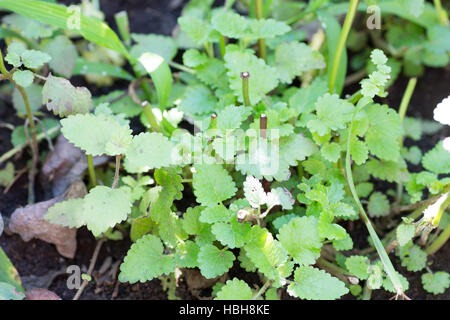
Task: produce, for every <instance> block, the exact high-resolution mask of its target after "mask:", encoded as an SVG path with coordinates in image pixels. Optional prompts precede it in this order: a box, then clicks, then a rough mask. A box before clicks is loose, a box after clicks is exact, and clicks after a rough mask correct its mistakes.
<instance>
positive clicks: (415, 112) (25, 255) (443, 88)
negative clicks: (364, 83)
mask: <svg viewBox="0 0 450 320" xmlns="http://www.w3.org/2000/svg"><path fill="white" fill-rule="evenodd" d="M62 2H64V3H65V4H70V3H77V2H79V1H68V0H66V1H62ZM185 2H186V1H182V0H172V1H169V0H146V1H143V0H126V1H125V0H120V1H119V0H118V1H106V0H102V1H101V5H102V10H103V11H104V12H105V14H106V20H107V22H108V23H109V25H111V26H112V27H113V28H114V29H115V23H114V14H115V13H116V12H119V11H122V10H126V11H127V12H128V14H129V17H130V21H131V31H132V32H136V33H160V34H165V35H170V34H171V32H172V30H173V28H174V27H175V25H176V20H177V17H178V16H179V14H180V12H181V9H182V7H183V5H184V3H185ZM80 81H82V80H80ZM406 84H407V79H405V78H400V79H398V80H397V81H396V83H395V84H394V86H393V87H391V88H390V89H389V93H390V94H389V97H388V99H387V101H385V102H386V103H388V104H389V105H390V106H391V107H392V108H395V109H397V108H398V106H399V104H400V101H401V98H402V95H403V92H404V89H405V88H406ZM90 89H91V88H90ZM449 89H450V70H449V69H448V68H447V69H427V71H426V73H425V75H424V76H422V77H421V78H420V79H419V82H418V85H417V88H416V90H415V93H414V95H413V98H412V101H411V104H410V107H409V109H408V113H407V116H411V117H419V118H423V119H429V120H431V119H432V114H433V109H434V107H435V106H436V104H437V103H438V102H440V101H442V99H443V98H445V97H446V96H448V93H449V91H450V90H449ZM93 92H94V95H95V88H94V91H93ZM11 110H12V107H11V101H10V98H8V97H5V96H3V95H1V94H0V123H10V124H13V125H21V124H23V119H20V118H18V117H17V116H15V114H14V113H13V112H11ZM444 135H450V133H449V130H448V128H444V129H442V130H441V131H440V132H438V134H436V135H434V136H426V137H424V138H423V139H422V140H421V141H420V142H419V147H420V148H421V149H422V151H423V152H426V151H428V150H429V149H431V148H432V147H433V146H434V145H435V143H436V142H437V141H438V140H440V139H441V138H442V137H443V136H444ZM10 138H11V131H10V130H9V129H7V128H4V127H0V155H2V154H4V153H5V152H6V151H8V150H10V149H11V148H12V145H11V143H10ZM405 143H407V141H405ZM46 149H48V147H47V145H46V142H43V143H41V150H46ZM28 159H30V155H29V154H28V151H23V152H22V153H19V154H17V155H16V157H14V158H13V159H12V161H13V162H14V164H15V167H16V171H17V170H20V169H21V168H23V167H24V166H25V165H26V162H27V161H28ZM388 187H389V186H386V188H388ZM3 191H4V188H2V187H0V212H1V213H2V214H3V216H4V217H9V216H10V215H11V213H12V212H13V211H14V210H15V209H16V208H18V207H20V206H23V205H25V204H26V202H27V177H26V174H24V175H22V177H21V178H20V179H19V180H18V181H17V182H16V183H15V184H14V185H13V187H12V188H11V189H10V190H9V192H8V193H6V194H3ZM187 193H188V192H187ZM36 198H37V201H42V200H46V199H45V194H44V191H43V190H42V187H41V186H39V185H37V186H36ZM190 200H192V199H190V197H188V201H190ZM188 201H180V203H177V206H179V207H180V208H182V207H186V206H189V205H190V203H187V202H188ZM191 202H192V201H191ZM345 227H346V228H347V229H348V230H351V234H352V238H353V239H354V242H355V247H356V248H365V247H367V245H368V243H367V232H366V229H365V227H364V225H362V224H361V223H359V222H351V223H349V224H348V225H346V226H345ZM77 240H78V249H77V253H76V256H75V258H74V259H66V258H63V257H61V256H60V255H59V254H58V253H57V251H56V249H55V247H54V245H52V244H48V243H46V242H43V241H40V240H31V241H29V242H24V241H22V239H21V238H20V237H19V236H18V235H3V236H2V237H0V246H1V247H2V248H3V249H4V251H5V252H6V254H7V255H8V256H9V258H10V259H11V261H12V263H13V264H14V265H15V266H16V268H17V270H18V272H19V274H20V275H21V277H22V281H23V284H24V286H25V287H29V288H33V287H43V288H48V289H49V290H51V291H54V292H55V293H56V294H58V295H59V296H60V297H61V298H63V299H72V298H73V296H74V295H75V292H76V290H70V289H68V287H67V280H68V277H69V275H68V274H67V273H66V272H65V271H66V268H67V267H68V266H70V265H77V266H80V267H81V269H82V272H86V271H87V268H88V265H89V262H90V259H91V256H92V253H93V251H94V248H95V245H96V240H95V239H94V237H93V236H92V234H91V233H90V232H89V231H88V230H87V229H85V228H82V229H80V230H79V231H78V235H77ZM130 245H131V241H130V240H129V239H126V240H121V241H108V242H106V243H105V244H104V245H103V246H102V249H101V251H100V254H99V258H98V260H97V264H96V268H95V269H96V270H98V269H101V267H102V265H105V264H106V265H109V266H110V268H106V269H107V270H108V272H109V271H111V274H110V275H108V276H106V277H104V278H98V279H96V278H95V277H94V279H96V280H99V281H98V282H99V283H101V285H99V286H96V284H95V281H92V282H91V284H89V285H88V286H87V288H86V289H85V290H84V293H83V295H82V296H81V299H85V300H98V299H112V298H113V297H114V298H115V299H167V298H168V294H167V292H166V291H165V290H164V289H163V286H162V283H161V281H160V280H152V281H149V282H146V283H138V284H134V285H130V284H122V283H120V284H119V285H118V283H117V281H116V277H117V273H116V272H114V266H117V265H118V264H119V263H120V262H121V261H122V259H123V257H124V256H125V255H126V252H127V250H128V249H129V247H130ZM391 257H392V258H393V259H394V263H395V264H396V268H397V270H399V271H400V272H401V273H402V274H403V275H405V276H406V277H407V278H408V280H409V282H410V289H409V290H408V291H407V294H408V296H409V297H410V298H412V299H434V300H436V299H450V290H447V291H446V293H445V294H442V295H436V296H435V295H431V294H428V293H427V292H425V291H424V290H423V288H422V284H421V280H420V273H412V272H408V271H406V270H405V269H404V268H402V267H401V266H400V264H399V261H398V260H396V258H395V257H393V255H391ZM449 261H450V243H447V244H446V245H445V246H444V247H443V248H442V249H441V250H440V251H438V252H437V253H436V254H435V255H434V256H431V257H430V258H429V265H430V267H431V269H433V270H442V271H447V272H450V263H449ZM108 272H107V273H106V274H108ZM229 277H230V278H233V277H237V278H240V279H244V280H246V281H247V282H248V283H249V284H250V285H254V286H260V285H261V283H260V280H259V277H258V275H257V274H256V273H246V272H244V271H243V270H242V269H241V268H240V267H239V266H238V264H237V263H235V265H234V267H233V268H232V269H231V270H230V271H229ZM210 292H211V290H210V289H207V290H203V291H200V294H199V295H200V296H201V297H208V296H209V295H210ZM176 295H177V296H178V297H180V298H182V299H196V298H198V295H197V296H194V295H193V294H192V293H191V292H190V291H189V289H188V286H187V284H186V282H185V281H184V278H183V277H181V279H180V282H179V286H178V287H177V289H176ZM281 297H282V298H283V299H292V297H290V296H289V295H287V293H286V292H285V291H283V292H281ZM390 297H391V296H390V295H389V294H388V293H386V292H384V291H383V290H377V291H375V292H374V293H373V295H372V298H373V299H387V298H390ZM344 299H354V297H353V296H351V295H347V296H345V297H344Z"/></svg>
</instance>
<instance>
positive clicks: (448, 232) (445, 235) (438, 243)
mask: <svg viewBox="0 0 450 320" xmlns="http://www.w3.org/2000/svg"><path fill="white" fill-rule="evenodd" d="M449 238H450V224H449V225H448V226H447V227H446V228H445V229H444V231H442V232H441V234H440V235H439V236H438V237H437V238H436V239H435V240H434V241H433V243H432V244H430V245H429V246H428V247H427V248H426V249H425V252H426V253H427V254H434V253H436V252H437V251H438V250H439V249H440V248H442V247H443V246H444V244H446V243H447V241H448V239H449Z"/></svg>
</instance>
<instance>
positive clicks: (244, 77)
mask: <svg viewBox="0 0 450 320" xmlns="http://www.w3.org/2000/svg"><path fill="white" fill-rule="evenodd" d="M249 78H250V72H248V71H244V72H241V79H242V95H243V97H244V104H245V106H247V107H250V106H251V103H250V96H249V93H248V79H249Z"/></svg>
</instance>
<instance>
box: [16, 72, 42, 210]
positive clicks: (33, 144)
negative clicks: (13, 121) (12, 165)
mask: <svg viewBox="0 0 450 320" xmlns="http://www.w3.org/2000/svg"><path fill="white" fill-rule="evenodd" d="M11 81H12V83H13V84H14V85H15V87H16V88H17V90H19V92H20V94H21V95H22V98H23V101H24V102H25V108H26V110H27V121H28V124H29V126H30V129H31V141H29V144H30V148H31V153H32V159H31V168H30V171H28V180H29V181H28V204H32V203H34V180H35V177H36V170H37V165H38V163H39V145H38V142H37V134H36V124H35V123H34V118H33V113H32V111H31V107H30V102H29V100H28V96H27V94H26V92H25V89H24V88H22V87H21V86H19V85H17V84H16V83H15V82H14V81H13V80H12V79H11Z"/></svg>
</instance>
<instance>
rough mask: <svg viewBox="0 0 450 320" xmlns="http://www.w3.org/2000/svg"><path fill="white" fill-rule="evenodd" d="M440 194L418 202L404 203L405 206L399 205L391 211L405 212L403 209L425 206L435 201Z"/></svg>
mask: <svg viewBox="0 0 450 320" xmlns="http://www.w3.org/2000/svg"><path fill="white" fill-rule="evenodd" d="M443 193H445V192H443ZM440 196H441V194H439V195H437V196H434V197H432V198H429V199H426V200H423V201H420V202H416V203H413V204H409V205H406V206H400V207H396V208H392V210H391V213H393V214H398V213H401V212H405V211H413V210H415V209H418V208H421V207H424V206H425V207H426V206H428V205H430V204H433V203H434V202H436V201H437V200H438V199H439V197H440Z"/></svg>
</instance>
